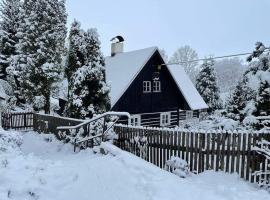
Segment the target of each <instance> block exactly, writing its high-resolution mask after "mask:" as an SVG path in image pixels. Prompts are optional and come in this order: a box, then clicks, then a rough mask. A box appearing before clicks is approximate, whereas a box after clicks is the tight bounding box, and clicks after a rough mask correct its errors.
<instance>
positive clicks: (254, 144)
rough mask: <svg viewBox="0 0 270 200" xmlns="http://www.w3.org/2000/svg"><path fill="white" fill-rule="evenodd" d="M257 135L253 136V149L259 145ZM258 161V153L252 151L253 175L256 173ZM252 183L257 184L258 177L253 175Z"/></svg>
mask: <svg viewBox="0 0 270 200" xmlns="http://www.w3.org/2000/svg"><path fill="white" fill-rule="evenodd" d="M257 138H258V137H257V134H256V133H254V134H252V147H255V146H256V143H257ZM256 160H257V153H256V151H254V150H253V151H252V159H251V173H254V172H255V171H256ZM251 182H252V183H254V182H256V177H255V176H254V175H253V176H251Z"/></svg>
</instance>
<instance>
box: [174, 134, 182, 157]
mask: <svg viewBox="0 0 270 200" xmlns="http://www.w3.org/2000/svg"><path fill="white" fill-rule="evenodd" d="M178 137H181V135H178V133H177V131H174V132H173V146H174V152H173V155H174V156H177V141H178V140H177V138H178ZM179 157H180V156H179Z"/></svg>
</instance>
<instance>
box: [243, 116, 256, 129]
mask: <svg viewBox="0 0 270 200" xmlns="http://www.w3.org/2000/svg"><path fill="white" fill-rule="evenodd" d="M258 123H259V121H258V120H257V118H256V117H255V116H253V115H250V116H247V117H246V118H245V119H244V120H243V125H244V126H245V127H247V128H250V129H252V128H254V127H255V126H257V125H258Z"/></svg>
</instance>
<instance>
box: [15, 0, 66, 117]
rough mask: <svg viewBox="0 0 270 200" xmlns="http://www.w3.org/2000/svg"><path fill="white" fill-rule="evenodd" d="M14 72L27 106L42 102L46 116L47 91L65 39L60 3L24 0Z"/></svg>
mask: <svg viewBox="0 0 270 200" xmlns="http://www.w3.org/2000/svg"><path fill="white" fill-rule="evenodd" d="M22 12H23V20H22V23H21V25H20V33H19V35H20V43H19V49H18V53H19V55H18V58H17V59H16V60H17V61H18V62H17V63H16V64H17V67H16V69H17V70H18V73H19V76H20V78H19V81H20V84H21V87H22V91H21V92H22V94H23V96H24V98H25V99H26V100H27V102H28V103H31V104H33V103H35V102H36V101H38V100H42V102H43V103H44V110H45V112H46V113H49V112H50V95H51V87H52V85H53V83H54V82H55V81H57V79H58V78H59V74H60V73H61V69H62V68H61V53H62V52H63V50H64V43H65V37H66V27H65V25H66V20H67V15H66V10H65V1H64V0H25V1H24V3H23V9H22Z"/></svg>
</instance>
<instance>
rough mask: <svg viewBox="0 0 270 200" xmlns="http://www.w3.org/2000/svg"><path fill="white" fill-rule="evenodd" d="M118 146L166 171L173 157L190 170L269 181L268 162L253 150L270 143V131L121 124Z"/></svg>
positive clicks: (117, 127) (116, 127)
mask: <svg viewBox="0 0 270 200" xmlns="http://www.w3.org/2000/svg"><path fill="white" fill-rule="evenodd" d="M114 131H115V132H116V133H117V134H118V144H117V145H118V146H119V147H120V148H121V149H123V150H126V151H129V152H131V153H134V154H135V155H138V156H140V157H141V158H143V159H145V160H147V161H149V162H151V163H153V164H154V165H156V166H158V167H160V168H164V166H165V162H166V161H167V160H169V159H170V157H171V156H177V157H180V158H182V159H184V160H186V161H187V162H188V163H189V166H190V170H191V171H192V172H194V173H200V172H203V171H205V170H215V171H224V172H229V173H238V174H239V176H240V177H241V178H244V179H246V180H247V181H249V182H260V181H261V180H270V174H269V173H268V174H267V173H261V174H260V175H256V173H255V172H257V171H265V172H266V171H269V170H270V166H269V165H268V162H267V160H266V159H265V158H264V157H263V156H262V155H260V154H258V153H257V152H256V151H254V150H253V148H254V147H255V146H256V145H257V144H258V143H259V142H260V141H261V140H262V139H264V140H267V141H270V132H267V133H261V132H240V131H239V132H236V131H235V132H227V131H211V132H203V131H201V132H200V131H194V132H192V131H188V130H177V129H159V128H140V127H128V126H122V125H118V126H115V128H114Z"/></svg>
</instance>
